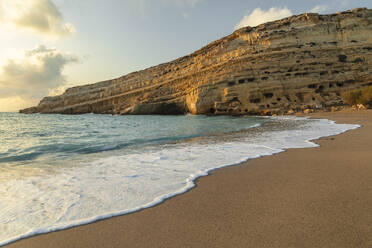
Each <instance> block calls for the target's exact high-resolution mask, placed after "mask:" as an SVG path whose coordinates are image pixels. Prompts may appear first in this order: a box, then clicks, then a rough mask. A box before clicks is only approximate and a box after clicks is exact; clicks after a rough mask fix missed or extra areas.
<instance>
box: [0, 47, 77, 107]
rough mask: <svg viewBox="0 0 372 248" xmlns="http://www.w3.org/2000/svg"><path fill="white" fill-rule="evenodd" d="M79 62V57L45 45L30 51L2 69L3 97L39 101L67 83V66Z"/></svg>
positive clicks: (1, 91)
mask: <svg viewBox="0 0 372 248" xmlns="http://www.w3.org/2000/svg"><path fill="white" fill-rule="evenodd" d="M76 62H79V58H78V57H76V56H74V55H71V54H68V53H64V52H61V51H58V50H57V49H55V48H47V47H46V46H44V45H39V46H37V47H36V48H34V49H32V50H26V51H24V54H23V56H22V57H21V58H18V59H9V60H8V61H7V62H6V63H5V64H4V65H3V66H2V68H1V69H0V100H1V99H3V100H4V99H5V98H7V99H8V100H9V99H10V98H11V99H19V98H21V99H23V102H33V101H35V100H38V99H39V98H41V97H43V96H45V95H48V94H50V93H52V92H53V91H55V90H56V89H59V88H61V86H64V85H65V83H66V78H65V76H64V74H63V69H64V67H65V66H66V65H68V64H70V63H76Z"/></svg>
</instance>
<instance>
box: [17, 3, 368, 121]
mask: <svg viewBox="0 0 372 248" xmlns="http://www.w3.org/2000/svg"><path fill="white" fill-rule="evenodd" d="M367 85H372V10H369V9H354V10H350V11H346V12H342V13H336V14H332V15H318V14H302V15H298V16H293V17H289V18H286V19H283V20H280V21H275V22H270V23H266V24H262V25H259V26H257V27H253V28H252V27H245V28H242V29H239V30H237V31H235V32H234V33H233V34H231V35H229V36H227V37H224V38H222V39H220V40H217V41H215V42H212V43H211V44H209V45H208V46H206V47H204V48H202V49H200V50H198V51H196V52H194V53H192V54H190V55H188V56H185V57H182V58H179V59H177V60H174V61H172V62H169V63H165V64H161V65H158V66H155V67H151V68H148V69H145V70H142V71H138V72H134V73H130V74H128V75H126V76H123V77H120V78H117V79H114V80H108V81H105V82H100V83H96V84H91V85H85V86H78V87H73V88H70V89H67V90H66V92H65V93H63V94H62V95H60V96H55V97H45V98H44V99H42V100H41V102H40V103H39V105H38V106H36V107H32V108H28V109H24V110H21V111H20V112H21V113H63V114H83V113H103V114H184V113H192V114H215V115H220V114H233V115H240V114H282V113H287V112H288V111H296V110H304V109H317V108H327V107H330V106H338V105H343V104H344V103H343V100H342V98H341V94H342V93H343V92H344V91H347V90H350V89H356V88H361V87H364V86H367Z"/></svg>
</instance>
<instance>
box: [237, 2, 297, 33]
mask: <svg viewBox="0 0 372 248" xmlns="http://www.w3.org/2000/svg"><path fill="white" fill-rule="evenodd" d="M292 15H293V14H292V11H291V10H290V9H288V8H287V7H284V8H276V7H274V8H271V9H269V10H267V11H265V10H262V9H261V8H257V9H255V10H253V11H252V13H251V14H249V15H246V16H244V17H243V19H242V20H241V21H240V22H239V23H238V24H236V26H235V29H239V28H242V27H246V26H251V27H255V26H258V25H260V24H262V23H265V22H271V21H275V20H279V19H283V18H285V17H288V16H292Z"/></svg>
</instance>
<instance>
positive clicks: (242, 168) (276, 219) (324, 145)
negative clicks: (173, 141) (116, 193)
mask: <svg viewBox="0 0 372 248" xmlns="http://www.w3.org/2000/svg"><path fill="white" fill-rule="evenodd" d="M312 117H316V118H318V117H319V118H327V119H331V120H335V121H337V122H339V123H352V124H361V125H362V126H363V127H362V128H359V129H357V130H353V131H349V132H347V133H344V134H341V135H338V136H335V137H327V138H323V139H321V140H318V141H317V143H318V144H320V145H321V147H318V148H308V149H293V150H288V151H286V152H284V153H280V154H277V155H273V156H268V157H263V158H259V159H254V160H249V161H248V162H246V163H243V164H241V165H238V166H232V167H227V168H223V169H219V170H216V171H214V172H213V173H211V175H210V176H207V177H203V178H200V179H199V180H198V181H197V187H196V188H194V189H192V190H191V191H189V192H187V193H185V194H182V195H179V196H177V197H174V198H171V199H169V200H167V201H165V202H164V203H162V204H160V205H157V206H155V207H152V208H149V209H145V210H142V211H139V212H136V213H132V214H128V215H124V216H120V217H115V218H111V219H107V220H103V221H99V222H96V223H92V224H89V225H85V226H79V227H74V228H71V229H68V230H64V231H59V232H54V233H49V234H44V235H39V236H36V237H32V238H28V239H25V240H21V241H18V242H16V243H13V244H10V245H8V246H6V247H9V248H11V247H12V248H15V247H22V248H40V247H43V248H49V247H53V248H58V247H63V248H65V247H69V248H73V247H92V248H93V247H102V248H105V247H131V248H134V247H254V248H259V247H260V248H263V247H275V248H278V247H283V248H284V247H285V248H290V247H301V248H305V247H312V248H313V247H327V248H328V247H335V248H336V247H337V248H341V247H348V248H356V247H361V248H371V247H372V111H371V110H368V111H359V112H358V111H352V110H344V111H340V112H335V113H317V114H314V115H312Z"/></svg>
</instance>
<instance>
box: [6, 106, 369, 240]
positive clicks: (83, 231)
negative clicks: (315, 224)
mask: <svg viewBox="0 0 372 248" xmlns="http://www.w3.org/2000/svg"><path fill="white" fill-rule="evenodd" d="M345 114H347V115H349V116H347V117H345V116H344V117H342V115H345ZM363 115H364V116H367V117H369V119H371V120H369V122H368V123H370V122H372V111H365V112H363V113H362V112H352V111H350V110H344V111H341V112H335V113H315V114H311V115H310V117H314V118H327V119H330V120H334V121H336V122H338V123H345V121H346V122H348V121H350V122H351V123H352V124H362V126H363V127H362V128H360V129H363V130H364V129H366V127H368V125H367V126H365V125H363V123H359V122H356V121H354V120H359V121H362V122H363V120H362V119H363V118H362V119H361V116H362V117H363ZM330 116H331V117H330ZM350 117H353V118H350ZM337 119H339V121H338V120H337ZM347 119H351V120H347ZM350 122H349V123H350ZM360 129H357V130H360ZM357 130H350V132H346V133H343V134H340V135H337V136H328V137H325V138H321V139H319V140H313V141H312V142H314V143H316V144H319V145H321V147H316V148H311V150H315V149H318V150H319V149H323V150H324V147H323V146H324V145H328V144H326V143H328V142H330V143H334V142H335V140H337V139H339V137H342V136H345V135H346V136H350V135H348V134H349V133H353V132H355V131H357ZM323 143H324V144H323ZM371 143H372V139H371V142H370V143H369V144H371ZM369 144H366V147H368V145H369ZM309 150H310V149H309V148H296V149H288V150H286V151H285V152H282V153H278V154H274V155H270V156H264V157H261V158H258V159H251V160H248V161H247V162H244V163H241V164H238V165H234V166H228V167H223V168H219V169H214V170H212V171H210V172H209V175H208V177H199V178H198V179H196V180H195V181H194V182H195V185H196V186H195V187H193V188H192V190H191V189H189V190H188V191H186V192H185V193H183V194H178V195H176V196H175V197H171V198H168V199H166V200H164V201H162V203H161V204H158V205H155V206H153V207H151V208H145V209H141V210H139V211H135V212H133V213H129V214H126V215H121V216H118V217H113V218H109V219H104V220H100V221H98V222H94V223H91V224H87V225H81V226H77V227H73V228H70V229H66V230H62V231H57V232H52V233H47V234H42V235H38V236H33V237H31V238H27V239H23V240H19V241H16V242H15V243H11V244H10V245H6V246H4V247H86V246H87V247H88V246H89V247H119V246H121V245H128V246H129V247H147V246H150V245H151V246H152V247H154V246H155V247H164V246H166V247H168V243H169V246H173V247H189V246H192V247H199V246H200V247H207V246H213V247H214V246H215V245H216V244H225V246H226V245H228V246H229V247H230V245H231V247H240V246H239V245H242V246H241V247H247V246H246V245H243V244H242V243H244V242H246V241H247V240H246V239H244V238H243V239H240V242H238V241H239V240H235V239H234V240H235V241H237V243H236V244H234V245H232V243H231V242H228V243H223V242H222V243H221V242H217V243H216V244H215V243H213V242H212V243H210V242H205V240H204V239H199V238H198V235H197V234H198V233H200V231H201V232H202V233H203V230H204V229H203V230H200V228H201V227H202V226H203V225H205V224H206V223H211V222H215V223H216V224H217V226H219V227H220V230H224V231H226V232H227V233H230V232H229V230H228V229H226V227H228V226H224V225H222V226H221V221H222V222H227V223H230V226H231V227H232V226H233V224H234V223H235V222H234V223H231V218H228V217H227V218H222V219H221V220H220V219H219V218H217V217H219V216H220V215H217V212H224V211H223V210H222V209H220V208H221V206H219V207H214V208H213V207H212V208H209V209H210V210H212V211H210V213H208V214H207V216H210V214H212V217H214V218H211V219H209V220H206V219H205V218H206V216H199V214H200V211H202V212H204V211H205V210H204V209H203V208H198V206H194V207H196V210H199V211H196V212H195V211H191V212H190V211H188V206H187V203H190V204H191V205H195V204H200V203H198V202H203V203H204V201H206V203H208V202H209V203H210V202H211V201H212V202H213V203H215V206H218V205H217V204H219V203H224V204H227V206H229V207H230V209H232V208H234V206H236V204H229V203H228V202H225V201H223V200H222V199H220V201H215V200H214V199H212V198H211V196H214V197H216V198H221V196H220V193H222V192H228V191H230V193H229V194H222V195H223V196H225V197H231V193H233V194H234V192H231V189H232V188H235V186H234V183H236V182H240V183H241V182H242V180H241V179H242V178H240V179H239V180H238V179H236V180H235V179H234V180H233V181H231V180H227V178H224V176H226V175H222V174H226V173H232V174H237V175H233V176H234V177H238V178H239V175H240V174H241V173H240V172H244V175H240V176H241V177H243V179H247V177H248V178H249V179H251V180H252V181H253V182H255V181H256V182H257V180H258V179H257V178H254V177H252V176H253V175H252V174H249V173H252V172H253V174H257V173H258V175H260V176H262V175H261V174H260V172H262V170H264V171H265V170H267V171H266V173H268V174H269V175H270V174H271V173H270V172H273V171H270V170H272V169H275V168H271V167H273V163H271V162H272V160H274V162H275V160H278V157H279V158H280V157H287V155H283V154H288V153H290V155H289V156H292V157H293V156H294V157H295V158H296V156H298V155H296V153H297V151H298V152H300V151H301V152H305V153H306V152H309ZM292 153H294V154H293V155H292ZM310 153H311V152H310ZM367 153H368V151H367ZM371 158H372V156H371ZM287 159H288V158H287ZM292 159H293V158H292ZM262 161H263V162H262ZM268 163H269V164H268ZM257 164H263V165H260V166H258V165H257ZM288 166H289V167H290V168H291V171H290V172H292V173H293V172H294V174H296V171H295V170H294V169H295V168H294V165H293V164H291V165H288ZM288 166H287V167H288ZM266 167H267V168H266ZM274 167H275V166H274ZM270 168H271V169H270ZM286 169H287V170H289V168H286ZM307 169H309V168H307ZM239 170H241V171H239ZM243 170H244V171H243ZM245 171H248V172H249V173H248V174H245ZM368 172H369V173H370V172H371V168H369V170H368ZM276 173H278V172H276ZM297 173H298V172H297ZM229 175H230V174H229ZM368 175H369V174H368ZM282 176H283V175H282ZM284 176H285V175H284ZM287 176H290V173H288V174H287ZM207 178H208V179H207ZM216 178H217V179H216ZM284 178H285V177H284ZM371 178H372V177H371ZM287 179H288V178H287ZM221 180H222V181H223V183H225V182H224V181H225V180H226V183H227V186H223V187H225V188H220V187H221V186H220V185H219V183H220V182H221ZM272 183H273V182H271V181H268V182H263V185H261V186H264V188H265V187H268V186H270V185H271V184H272ZM284 183H285V181H284ZM261 184H262V182H261ZM249 185H250V186H254V183H252V182H250V183H249ZM243 186H244V185H243ZM279 186H280V185H279ZM313 186H316V185H313ZM216 187H217V188H218V189H219V190H222V191H217V192H213V193H211V191H213V189H216ZM238 190H239V193H240V194H241V195H242V197H241V199H240V197H238V198H237V199H234V202H237V203H242V202H243V203H244V204H248V206H250V207H252V206H253V207H254V206H255V205H256V204H257V202H255V201H254V199H255V198H254V197H253V198H252V199H251V200H248V202H246V201H247V200H246V199H244V195H246V193H247V192H244V191H241V189H238ZM256 190H260V189H259V188H257V189H256ZM195 191H196V192H195ZM274 191H275V190H274ZM194 192H195V193H194ZM248 192H250V191H248ZM216 193H217V194H216ZM251 193H252V195H255V194H256V193H257V192H255V191H253V192H251ZM266 193H268V195H269V196H270V195H271V197H274V198H275V197H276V195H275V194H274V193H269V192H266ZM279 193H280V192H279ZM371 193H372V192H371ZM199 194H201V195H203V196H204V197H200V195H199ZM273 194H274V195H273ZM189 198H190V199H189ZM269 198H270V197H269ZM184 199H188V200H186V201H185V200H184ZM206 199H209V200H206ZM367 199H368V198H367ZM369 200H371V199H369ZM180 201H181V202H184V204H181V205H179V203H177V202H180ZM368 202H369V201H368ZM164 205H165V206H164ZM169 205H170V207H169ZM238 205H239V204H238ZM203 206H204V205H203ZM206 206H208V205H206ZM263 206H264V207H265V204H264V205H263ZM267 207H268V206H267V204H266V208H267ZM272 207H273V206H272ZM159 209H160V210H159ZM207 209H208V208H207ZM213 210H218V211H215V213H213V212H214V211H213ZM255 210H256V212H257V211H258V210H259V209H255ZM159 211H160V212H159ZM271 211H273V209H271ZM168 212H170V213H171V216H172V218H169V214H167V213H168ZM177 212H188V213H190V214H191V216H190V218H191V219H194V223H190V222H189V221H187V220H185V219H184V218H183V216H179V213H178V214H177ZM243 212H244V211H243ZM258 212H259V211H258ZM369 212H371V211H369ZM159 213H160V214H159ZM193 213H195V214H194V216H193ZM224 213H225V214H228V215H233V216H234V218H232V219H234V220H239V218H238V219H236V217H237V216H235V215H236V214H234V213H231V212H230V213H226V212H224ZM238 213H241V211H240V212H239V211H238ZM371 214H372V213H370V215H371ZM145 216H146V217H148V218H150V219H152V218H154V217H156V218H154V219H158V216H161V218H160V219H159V220H158V221H157V222H159V223H161V226H160V228H159V229H162V230H163V229H164V228H165V229H166V230H167V231H168V232H169V234H171V233H172V234H173V235H169V236H170V237H168V238H166V237H163V238H161V239H157V238H156V237H158V235H155V237H154V235H153V233H152V232H146V231H144V230H141V226H142V227H143V226H146V224H150V226H151V225H152V226H153V227H154V231H158V230H156V227H157V226H156V225H155V226H154V224H156V223H154V222H153V221H151V220H148V219H147V218H145V219H144V217H145ZM196 216H198V218H196ZM224 217H225V216H224ZM230 217H231V216H230ZM250 217H251V218H253V217H256V219H257V218H258V219H260V217H259V216H250ZM272 217H275V216H272ZM200 218H202V219H204V220H205V221H204V222H202V223H200ZM253 219H254V218H253ZM179 220H181V221H183V222H187V223H188V224H189V225H192V226H193V227H195V228H196V229H195V230H194V229H193V230H189V232H187V230H188V227H187V226H184V227H183V228H182V227H180V226H179V225H178V224H177V225H176V223H178V222H179ZM128 221H129V222H130V223H132V224H130V225H128V224H127V222H128ZM149 221H150V222H149ZM282 221H283V220H282ZM243 222H244V221H243ZM135 223H139V224H135ZM165 223H168V224H169V223H171V224H174V227H176V226H177V228H176V230H182V231H171V230H170V229H169V230H168V229H167V226H169V225H164V224H165ZM195 223H199V224H200V225H199V226H195ZM244 223H245V222H244ZM252 223H254V222H252ZM283 223H285V221H283ZM133 224H134V225H133ZM141 224H142V225H141ZM261 224H264V225H267V224H268V223H266V222H264V221H263V222H262V223H261ZM370 224H372V222H370ZM138 225H139V226H138ZM117 226H120V228H117ZM133 226H136V227H137V226H138V227H137V229H136V230H137V232H134V231H133V230H130V233H131V234H132V236H131V237H127V238H124V239H123V237H122V236H121V234H124V233H126V232H127V231H128V230H129V229H132V228H133ZM170 226H173V225H170ZM283 226H285V224H283ZM125 227H129V228H125ZM241 227H242V230H243V231H245V230H244V229H245V228H248V227H249V228H250V229H252V228H253V229H254V228H255V227H254V225H253V227H252V225H251V226H247V225H242V226H241ZM138 228H139V229H138ZM198 228H199V232H198V231H196V230H197V229H198ZM145 229H146V228H145ZM233 229H234V228H233ZM284 229H285V228H284ZM120 230H121V231H120ZM146 230H147V229H146ZM234 230H235V229H234ZM185 231H186V234H187V235H186V236H190V235H191V236H192V237H194V238H190V239H188V240H184V242H176V240H174V238H175V237H174V236H177V235H181V233H183V234H185ZM195 232H196V233H195ZM226 232H218V230H214V232H207V233H205V230H204V233H205V234H207V236H208V235H209V236H220V235H222V236H223V233H225V236H226ZM138 233H141V235H139V234H138ZM217 233H218V234H219V235H216V234H217ZM234 233H235V234H236V233H240V232H239V231H236V230H235V232H232V233H230V234H229V235H230V237H233V236H235V235H234ZM213 234H215V235H213ZM247 234H248V233H247ZM257 234H259V236H262V235H264V234H263V233H257ZM267 234H270V233H267ZM272 234H275V233H272ZM368 234H371V237H372V233H368ZM71 235H72V236H73V237H72V236H71ZM146 235H149V236H151V238H150V239H145V240H142V242H144V241H147V243H142V244H141V243H139V241H141V237H143V236H146ZM195 235H196V237H195ZM120 236H121V237H120ZM125 236H127V235H125ZM259 236H258V237H259ZM274 236H275V235H274ZM98 237H100V238H99V240H100V242H101V243H100V242H97V241H99V240H97V239H98ZM249 237H250V241H252V240H256V239H257V237H253V236H249ZM58 240H59V241H58ZM149 240H151V242H149ZM207 240H209V239H207ZM269 240H270V239H269ZM196 241H199V242H196ZM209 241H213V240H209ZM214 241H217V239H214ZM223 241H229V239H227V240H226V239H224V240H223ZM243 241H244V242H243ZM260 241H262V242H266V241H267V240H265V239H262V240H260ZM133 242H134V243H133ZM163 242H166V243H163ZM368 242H371V241H368ZM191 243H192V245H190V244H191ZM140 244H141V245H140ZM162 244H163V245H162ZM246 244H251V242H246ZM252 244H253V243H252ZM268 244H269V243H268ZM306 244H307V243H304V244H301V246H302V247H304V245H306ZM368 244H372V243H368ZM368 244H367V245H368ZM96 245H97V246H96ZM137 245H138V246H137ZM280 245H282V243H281V242H279V243H277V244H276V247H278V246H280ZM307 245H309V244H307ZM261 246H262V244H259V243H257V245H253V246H252V247H261ZM288 246H289V245H288V244H287V246H283V247H288ZM263 247H265V246H263ZM268 247H271V246H268ZM280 247H281V246H280ZM310 247H311V246H310ZM312 247H314V246H312ZM338 247H343V246H338ZM345 247H349V246H345ZM360 247H364V246H360ZM366 247H367V246H366Z"/></svg>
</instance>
